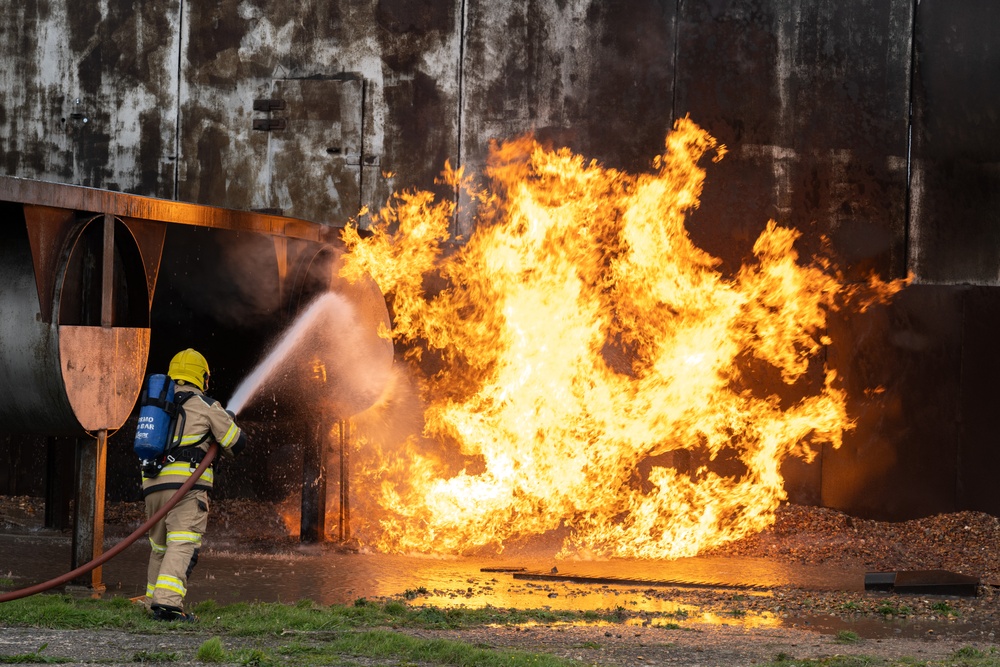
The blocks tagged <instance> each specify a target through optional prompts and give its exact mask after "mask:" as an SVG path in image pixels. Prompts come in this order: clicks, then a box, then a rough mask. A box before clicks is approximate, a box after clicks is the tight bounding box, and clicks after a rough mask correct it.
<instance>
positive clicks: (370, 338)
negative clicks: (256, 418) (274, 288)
mask: <svg viewBox="0 0 1000 667" xmlns="http://www.w3.org/2000/svg"><path fill="white" fill-rule="evenodd" d="M391 367H392V348H391V345H389V346H387V345H386V341H385V340H383V339H381V338H379V336H378V332H377V331H372V330H371V326H370V323H367V322H365V321H363V318H361V317H359V314H358V311H357V309H356V308H355V307H354V305H353V303H352V302H351V301H350V300H349V299H348V298H347V297H345V296H344V295H342V294H339V293H337V292H326V293H324V294H322V295H320V296H319V297H317V298H316V299H314V300H313V301H312V302H311V303H310V304H309V306H308V307H306V308H305V309H304V310H303V311H302V313H301V314H300V315H299V316H298V317H297V318H296V319H295V321H294V322H293V323H292V325H291V326H290V327H289V328H288V329H287V330H286V331H285V332H284V333H283V334H282V335H281V337H280V338H279V339H278V340H277V341H276V342H275V343H274V345H273V346H271V348H270V349H269V351H268V352H267V354H266V355H265V356H264V358H263V359H262V360H261V361H260V362H259V363H258V364H257V366H256V367H255V368H254V369H253V370H252V371H251V372H250V374H249V375H248V376H247V377H246V378H245V379H244V380H243V381H242V382H241V383H240V385H239V386H238V387H237V388H236V391H235V392H234V393H233V396H232V398H231V399H230V401H229V409H230V410H231V411H233V412H235V413H238V412H240V411H241V410H243V409H244V408H245V407H246V406H247V405H248V404H249V403H250V402H251V401H252V399H254V398H255V397H257V396H258V395H259V394H260V393H261V390H262V389H263V388H264V387H267V388H268V389H269V390H272V391H275V392H279V393H282V394H294V395H296V396H297V397H298V400H299V401H300V402H301V403H303V404H305V405H306V406H307V407H313V408H315V409H317V410H320V411H322V412H324V413H326V414H328V415H330V416H332V417H336V418H341V419H343V418H346V417H350V416H352V415H355V414H357V413H359V412H361V411H363V410H365V409H367V408H368V407H370V406H371V405H373V404H374V403H375V402H376V401H377V400H378V399H379V397H380V396H381V395H382V393H383V388H384V387H385V385H386V383H387V382H388V380H389V377H390V370H391Z"/></svg>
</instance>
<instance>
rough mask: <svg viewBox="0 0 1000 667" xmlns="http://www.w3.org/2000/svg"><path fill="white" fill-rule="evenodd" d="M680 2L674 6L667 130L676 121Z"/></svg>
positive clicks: (678, 0) (679, 0)
mask: <svg viewBox="0 0 1000 667" xmlns="http://www.w3.org/2000/svg"><path fill="white" fill-rule="evenodd" d="M680 25H681V0H677V3H676V5H675V6H674V62H673V63H671V65H672V68H673V72H672V75H673V79H674V80H673V83H672V84H671V87H670V126H669V127H667V130H668V131H669V130H670V129H672V128H673V126H674V121H676V120H677V58H678V53H679V52H680V41H681V28H680Z"/></svg>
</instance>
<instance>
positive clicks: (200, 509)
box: [146, 489, 208, 609]
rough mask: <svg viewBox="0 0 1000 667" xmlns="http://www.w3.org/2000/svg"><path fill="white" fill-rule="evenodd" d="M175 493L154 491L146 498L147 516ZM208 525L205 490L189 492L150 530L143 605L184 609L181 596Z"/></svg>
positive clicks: (185, 588)
mask: <svg viewBox="0 0 1000 667" xmlns="http://www.w3.org/2000/svg"><path fill="white" fill-rule="evenodd" d="M174 493H175V490H170V489H165V490H163V491H154V492H153V493H150V494H149V495H148V496H146V517H147V518H149V517H151V516H153V514H155V513H156V512H157V510H159V509H160V508H161V507H163V506H164V505H165V504H166V502H167V501H168V500H170V497H171V496H173V495H174ZM207 525H208V491H205V490H204V489H192V490H191V491H188V492H187V493H186V494H184V497H183V498H181V501H180V502H179V503H177V504H176V505H174V507H173V509H171V510H170V511H169V512H167V515H166V516H165V517H164V518H162V519H160V520H159V521H157V522H156V525H154V526H153V527H152V528H150V529H149V544H150V546H151V547H152V552H151V553H150V554H149V569H148V570H147V574H146V602H147V604H148V605H154V604H157V605H166V606H168V607H176V608H178V609H183V608H184V595H185V594H186V593H187V581H188V577H189V576H191V570H193V569H194V566H195V564H196V563H197V562H198V550H199V549H200V548H201V538H202V536H203V535H204V534H205V528H206V526H207Z"/></svg>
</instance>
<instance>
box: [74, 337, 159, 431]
mask: <svg viewBox="0 0 1000 667" xmlns="http://www.w3.org/2000/svg"><path fill="white" fill-rule="evenodd" d="M148 354H149V329H146V328H142V329H137V328H126V327H80V326H62V327H59V362H60V367H61V369H62V377H63V382H64V384H65V386H66V395H67V396H68V398H69V402H70V404H71V405H72V406H73V413H74V414H75V415H76V418H77V419H78V420H79V422H80V425H81V426H82V427H83V428H84V429H86V430H87V431H97V430H99V429H111V430H113V429H116V428H118V427H119V426H121V425H122V424H124V423H125V420H126V419H128V416H129V414H130V413H131V412H132V408H133V407H134V406H135V401H136V397H137V396H138V395H139V392H140V390H141V389H142V380H143V378H144V377H145V374H146V357H147V355H148Z"/></svg>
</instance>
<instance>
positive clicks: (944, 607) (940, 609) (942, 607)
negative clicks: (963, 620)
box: [931, 601, 961, 616]
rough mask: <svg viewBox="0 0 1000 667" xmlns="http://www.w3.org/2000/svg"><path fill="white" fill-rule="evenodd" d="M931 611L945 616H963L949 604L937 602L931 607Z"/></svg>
mask: <svg viewBox="0 0 1000 667" xmlns="http://www.w3.org/2000/svg"><path fill="white" fill-rule="evenodd" d="M931 609H933V610H934V611H936V612H937V613H939V614H944V615H945V616H960V615H961V614H960V613H959V611H958V610H957V609H955V608H954V607H952V606H951V605H950V604H948V603H947V602H943V601H942V602H935V603H934V604H932V605H931Z"/></svg>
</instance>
